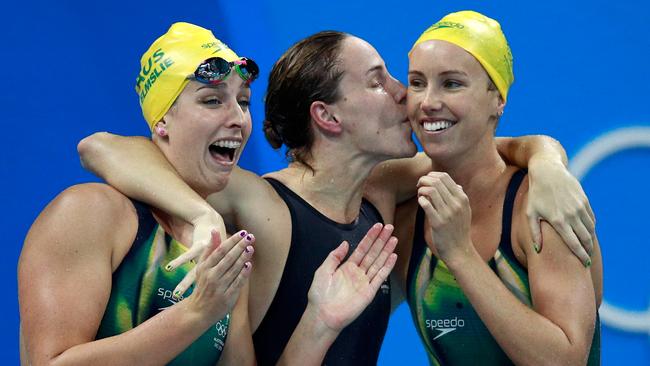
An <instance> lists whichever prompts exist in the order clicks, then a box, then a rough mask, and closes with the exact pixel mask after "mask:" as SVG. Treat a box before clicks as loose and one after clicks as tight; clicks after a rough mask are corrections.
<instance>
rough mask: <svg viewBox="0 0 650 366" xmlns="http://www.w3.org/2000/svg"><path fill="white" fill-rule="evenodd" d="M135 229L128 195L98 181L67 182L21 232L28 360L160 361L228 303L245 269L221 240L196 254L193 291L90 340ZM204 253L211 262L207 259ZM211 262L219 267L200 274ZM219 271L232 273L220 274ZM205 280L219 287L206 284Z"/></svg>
mask: <svg viewBox="0 0 650 366" xmlns="http://www.w3.org/2000/svg"><path fill="white" fill-rule="evenodd" d="M136 230H137V217H136V213H135V210H134V208H133V206H132V204H131V203H130V201H128V200H127V199H126V198H125V197H124V196H123V195H121V194H119V193H118V192H117V191H115V190H114V189H112V188H110V187H107V186H104V185H100V184H89V185H81V186H76V187H72V188H70V189H68V190H66V191H65V192H63V193H62V194H60V195H59V196H58V197H57V198H56V199H55V200H54V201H52V202H51V203H50V204H49V205H48V207H47V208H46V209H45V210H44V211H43V212H42V213H41V215H40V216H39V217H38V219H37V220H36V221H35V223H34V224H33V226H32V228H31V229H30V231H29V234H28V236H27V238H26V240H25V244H24V247H23V251H22V253H21V257H20V261H19V266H18V282H19V300H20V315H21V320H22V331H23V336H24V341H25V349H26V351H27V355H28V358H29V360H28V363H32V364H37V365H40V364H47V365H49V364H83V365H86V364H91V363H93V364H110V365H121V364H124V365H129V364H142V365H145V364H164V363H167V362H169V361H171V360H172V359H173V358H174V357H175V356H176V355H178V354H180V353H181V352H182V351H183V350H184V349H185V348H187V346H188V345H189V344H190V343H192V342H193V341H194V340H195V339H196V338H198V337H199V336H200V335H201V334H203V333H204V332H205V331H206V330H207V329H208V327H210V326H211V325H212V324H214V322H215V319H220V318H222V317H223V316H224V315H225V314H226V312H228V311H229V309H228V305H227V304H226V301H225V300H224V299H235V298H236V296H237V292H238V291H239V288H240V287H241V286H240V285H239V283H241V281H242V280H243V278H245V277H247V276H248V273H249V270H247V271H244V270H241V271H240V270H239V268H242V267H241V266H240V267H238V266H237V264H236V263H234V260H237V261H238V262H237V263H239V261H240V259H241V258H242V257H241V256H240V255H237V249H234V248H236V246H234V245H230V244H228V245H226V243H224V245H223V248H224V249H223V250H222V251H221V252H219V253H217V251H214V252H212V253H211V254H208V255H206V256H204V257H203V258H202V259H204V260H205V264H203V261H202V262H201V263H200V264H199V265H202V266H204V267H205V268H206V271H201V272H200V273H201V276H200V281H197V288H196V290H195V293H194V294H192V296H190V297H188V298H186V299H184V300H183V301H180V302H179V303H178V304H176V305H173V306H172V307H170V308H169V309H167V310H165V311H163V312H161V313H159V314H157V315H156V316H154V317H152V318H150V319H148V320H147V321H145V322H144V323H142V324H140V325H139V326H137V327H135V328H133V329H132V330H129V331H127V332H125V333H123V334H120V335H116V336H113V337H109V338H104V339H101V340H95V336H96V334H97V329H98V328H99V324H100V322H101V319H102V316H103V314H104V310H105V308H106V304H107V302H108V299H109V296H110V292H111V281H112V272H113V271H114V270H115V269H116V268H117V266H118V265H119V263H120V262H121V260H122V258H123V257H124V255H125V254H126V252H128V249H129V248H130V244H131V242H132V241H133V239H134V237H135V233H136ZM231 244H232V243H231ZM229 245H230V248H232V249H233V250H234V251H228V252H227V254H229V256H226V253H224V252H223V251H224V250H225V249H226V248H228V246H229ZM226 257H230V259H228V260H226ZM238 258H239V259H238ZM208 260H210V261H212V262H214V263H215V265H214V266H209V265H208V264H207V263H208ZM242 264H243V263H242ZM197 266H198V265H197ZM226 268H230V269H228V270H225V269H226ZM213 269H214V270H215V271H217V273H220V275H219V276H208V275H204V274H206V273H207V270H213ZM222 275H223V276H222ZM222 277H223V278H230V279H231V281H230V282H229V283H225V282H224V281H220V278H222ZM233 279H234V281H233ZM206 288H210V289H218V290H224V291H223V292H220V291H211V292H210V291H207V292H206V291H205V289H206ZM80 289H83V291H80ZM232 302H233V303H234V301H232ZM230 306H232V305H230ZM170 324H171V325H170ZM24 361H25V360H24Z"/></svg>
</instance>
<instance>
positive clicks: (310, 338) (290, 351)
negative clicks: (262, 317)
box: [277, 305, 339, 365]
mask: <svg viewBox="0 0 650 366" xmlns="http://www.w3.org/2000/svg"><path fill="white" fill-rule="evenodd" d="M338 334H339V332H338V331H336V330H333V329H331V328H328V327H327V326H326V325H325V324H324V323H323V322H322V321H320V320H319V317H318V312H317V310H316V309H315V308H314V307H312V306H311V305H307V309H305V312H304V313H303V315H302V318H301V319H300V322H299V323H298V326H297V327H296V329H295V330H294V331H293V334H292V335H291V338H290V339H289V342H288V343H287V346H286V347H285V348H284V351H283V352H282V355H281V356H280V360H278V363H277V364H278V365H295V364H301V365H321V364H322V363H323V359H324V358H325V354H326V353H327V350H329V348H330V346H331V345H332V343H334V341H335V340H336V337H337V336H338Z"/></svg>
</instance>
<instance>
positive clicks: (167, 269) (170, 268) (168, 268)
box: [165, 264, 172, 272]
mask: <svg viewBox="0 0 650 366" xmlns="http://www.w3.org/2000/svg"><path fill="white" fill-rule="evenodd" d="M165 270H166V271H167V272H169V271H171V270H172V266H171V265H170V264H168V265H166V266H165Z"/></svg>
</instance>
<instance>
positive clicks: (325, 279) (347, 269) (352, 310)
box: [308, 224, 397, 332]
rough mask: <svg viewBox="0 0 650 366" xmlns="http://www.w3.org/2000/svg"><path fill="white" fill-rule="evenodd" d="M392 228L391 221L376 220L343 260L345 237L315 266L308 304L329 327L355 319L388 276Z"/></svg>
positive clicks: (336, 328)
mask: <svg viewBox="0 0 650 366" xmlns="http://www.w3.org/2000/svg"><path fill="white" fill-rule="evenodd" d="M392 232H393V226H392V225H386V226H383V225H382V224H375V225H374V226H373V227H372V228H370V230H368V233H367V234H366V236H365V237H364V238H363V239H362V240H361V242H359V245H358V246H357V248H356V249H355V251H354V252H353V253H352V255H350V257H349V258H348V259H347V260H346V261H345V263H343V264H341V262H342V261H343V259H344V258H345V255H346V254H347V253H348V250H349V245H348V243H347V242H345V241H344V242H343V243H341V245H339V247H338V248H336V249H334V250H333V251H332V252H330V254H329V255H328V256H327V258H326V259H325V262H323V264H322V265H321V266H320V267H319V268H318V270H316V273H315V274H314V280H313V281H312V284H311V287H310V288H309V294H308V299H309V305H308V307H309V308H311V309H315V312H316V313H317V314H316V317H317V318H318V319H319V320H320V321H321V322H322V323H324V325H325V326H326V327H327V328H329V329H330V330H332V331H334V332H340V331H341V330H343V328H345V327H346V326H347V325H348V324H350V323H351V322H352V321H354V319H356V318H357V316H359V314H361V312H362V311H363V310H364V309H365V308H366V306H368V304H370V302H372V300H373V299H374V298H375V294H376V293H377V290H379V288H380V286H381V284H382V283H383V282H384V281H385V280H386V279H387V278H388V275H389V274H390V271H391V270H392V269H393V266H394V265H395V261H396V260H397V254H395V253H393V251H394V250H395V246H396V245H397V238H395V237H392V236H391V233H392Z"/></svg>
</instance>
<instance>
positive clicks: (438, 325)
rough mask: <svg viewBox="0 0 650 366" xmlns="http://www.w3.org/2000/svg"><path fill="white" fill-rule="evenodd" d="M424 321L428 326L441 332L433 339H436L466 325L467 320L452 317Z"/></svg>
mask: <svg viewBox="0 0 650 366" xmlns="http://www.w3.org/2000/svg"><path fill="white" fill-rule="evenodd" d="M424 322H425V325H426V327H427V328H429V329H435V330H437V331H439V332H440V334H438V335H437V336H436V337H435V338H434V339H433V340H434V341H435V340H436V339H438V338H440V337H442V336H444V335H446V334H449V333H451V332H453V331H455V330H456V329H458V328H462V327H464V326H465V321H464V320H463V319H458V318H457V317H454V318H451V319H427V320H425V321H424Z"/></svg>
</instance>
